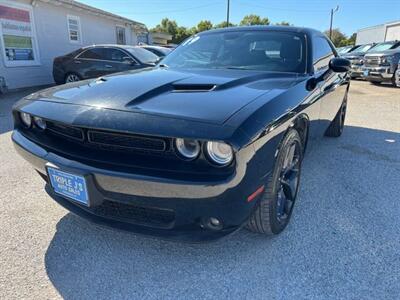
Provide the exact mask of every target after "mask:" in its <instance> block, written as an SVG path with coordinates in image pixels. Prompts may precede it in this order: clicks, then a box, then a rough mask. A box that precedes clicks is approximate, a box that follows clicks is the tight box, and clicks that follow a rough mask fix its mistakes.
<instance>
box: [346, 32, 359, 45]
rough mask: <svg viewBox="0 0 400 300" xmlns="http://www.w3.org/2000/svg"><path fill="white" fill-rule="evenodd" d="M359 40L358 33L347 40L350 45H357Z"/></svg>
mask: <svg viewBox="0 0 400 300" xmlns="http://www.w3.org/2000/svg"><path fill="white" fill-rule="evenodd" d="M356 39H357V33H353V34H352V35H351V37H350V38H349V39H348V40H347V44H348V45H355V44H356Z"/></svg>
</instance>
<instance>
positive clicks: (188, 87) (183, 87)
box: [172, 83, 216, 93]
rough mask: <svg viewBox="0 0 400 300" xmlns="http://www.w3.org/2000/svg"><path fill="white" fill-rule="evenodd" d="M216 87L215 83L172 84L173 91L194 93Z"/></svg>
mask: <svg viewBox="0 0 400 300" xmlns="http://www.w3.org/2000/svg"><path fill="white" fill-rule="evenodd" d="M215 88H216V85H215V84H186V83H175V84H173V85H172V91H173V92H176V93H185V92H188V93H194V92H210V91H212V90H214V89H215Z"/></svg>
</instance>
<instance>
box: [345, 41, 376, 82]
mask: <svg viewBox="0 0 400 300" xmlns="http://www.w3.org/2000/svg"><path fill="white" fill-rule="evenodd" d="M375 46H376V44H375V43H371V44H365V45H361V46H360V47H358V48H356V49H355V50H354V51H351V52H349V53H346V54H343V55H342V56H343V57H344V58H346V59H348V60H349V61H350V63H351V73H350V74H351V78H358V77H361V76H362V74H363V69H362V67H363V65H364V55H365V54H366V53H367V52H368V51H369V50H371V49H373V47H375Z"/></svg>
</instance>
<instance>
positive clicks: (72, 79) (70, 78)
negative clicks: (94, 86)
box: [65, 73, 81, 83]
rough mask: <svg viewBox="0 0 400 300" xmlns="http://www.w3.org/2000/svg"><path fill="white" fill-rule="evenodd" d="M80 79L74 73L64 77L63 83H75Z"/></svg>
mask: <svg viewBox="0 0 400 300" xmlns="http://www.w3.org/2000/svg"><path fill="white" fill-rule="evenodd" d="M80 80H81V78H80V77H79V75H78V74H75V73H68V74H67V75H66V76H65V83H69V82H76V81H80Z"/></svg>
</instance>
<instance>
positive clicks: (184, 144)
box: [175, 138, 200, 159]
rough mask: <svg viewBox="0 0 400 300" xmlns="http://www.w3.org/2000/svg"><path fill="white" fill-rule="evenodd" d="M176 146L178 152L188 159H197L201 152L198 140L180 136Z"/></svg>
mask: <svg viewBox="0 0 400 300" xmlns="http://www.w3.org/2000/svg"><path fill="white" fill-rule="evenodd" d="M175 146H176V150H177V151H178V153H179V154H180V155H181V156H182V157H184V158H186V159H195V158H196V157H197V156H198V155H199V153H200V143H199V142H198V141H196V140H187V139H180V138H178V139H176V140H175Z"/></svg>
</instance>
